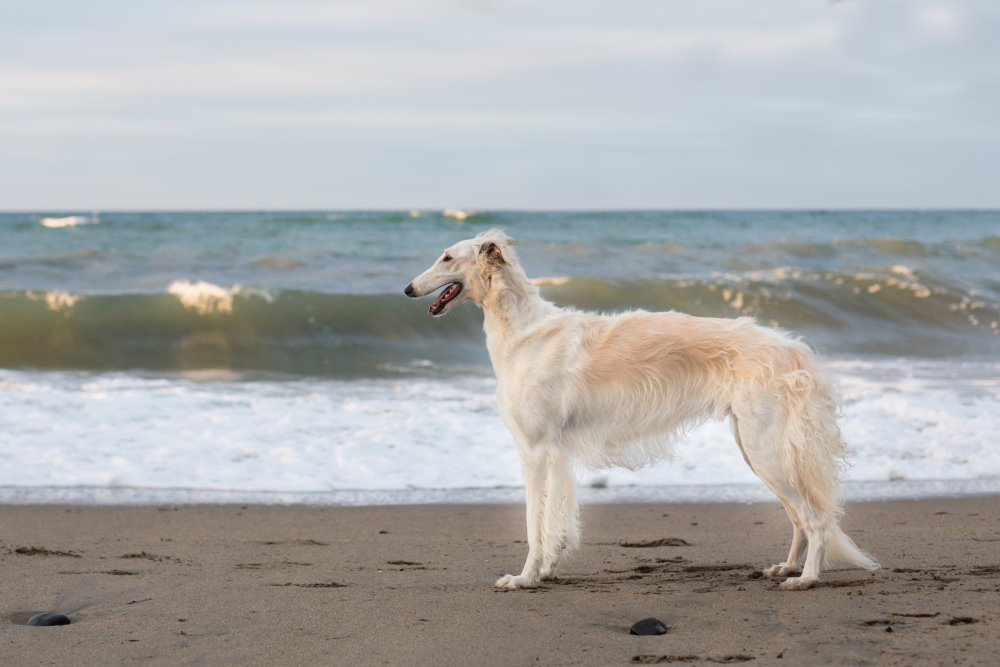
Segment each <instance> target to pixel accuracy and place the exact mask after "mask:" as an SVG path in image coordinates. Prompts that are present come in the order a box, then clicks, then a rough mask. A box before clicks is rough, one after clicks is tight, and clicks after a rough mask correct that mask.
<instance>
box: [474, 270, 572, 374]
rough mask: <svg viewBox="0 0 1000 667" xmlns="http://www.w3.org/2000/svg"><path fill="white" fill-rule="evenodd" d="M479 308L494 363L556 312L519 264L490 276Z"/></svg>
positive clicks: (554, 307)
mask: <svg viewBox="0 0 1000 667" xmlns="http://www.w3.org/2000/svg"><path fill="white" fill-rule="evenodd" d="M482 307H483V312H484V314H485V318H484V324H483V328H484V329H485V330H486V345H487V347H488V348H489V351H490V356H491V357H492V358H493V359H494V360H496V358H497V356H498V355H501V356H502V355H504V354H505V352H506V349H507V348H508V347H509V346H510V345H511V344H512V343H516V342H517V340H518V339H519V338H520V337H521V336H523V335H525V334H527V333H528V332H530V331H531V330H532V329H534V328H535V326H537V325H538V324H539V323H540V322H541V321H543V320H544V319H545V318H546V317H548V316H550V315H551V314H552V313H553V312H555V311H556V310H557V308H556V306H554V305H553V304H551V303H549V302H548V301H546V300H545V299H543V298H542V296H541V294H539V292H538V287H536V286H535V285H534V283H532V282H531V280H530V279H529V278H528V276H527V275H526V274H525V273H524V270H523V269H522V268H521V267H520V266H519V265H518V264H506V265H504V266H502V267H500V268H498V269H497V270H496V271H495V272H494V273H493V274H491V276H490V277H489V278H488V285H487V287H486V296H485V298H484V299H483V302H482ZM494 366H496V364H494Z"/></svg>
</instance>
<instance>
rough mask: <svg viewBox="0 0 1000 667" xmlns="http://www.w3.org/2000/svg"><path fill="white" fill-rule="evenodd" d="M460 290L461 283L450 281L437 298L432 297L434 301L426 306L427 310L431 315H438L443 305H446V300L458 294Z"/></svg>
mask: <svg viewBox="0 0 1000 667" xmlns="http://www.w3.org/2000/svg"><path fill="white" fill-rule="evenodd" d="M461 291H462V283H451V284H450V285H448V286H447V287H446V288H444V291H443V292H441V294H439V295H438V298H436V299H434V303H432V304H431V305H430V306H428V307H427V312H428V313H430V314H431V315H440V314H441V311H442V310H444V307H445V306H446V305H448V302H449V301H451V300H452V299H454V298H455V297H456V296H458V294H459V292H461Z"/></svg>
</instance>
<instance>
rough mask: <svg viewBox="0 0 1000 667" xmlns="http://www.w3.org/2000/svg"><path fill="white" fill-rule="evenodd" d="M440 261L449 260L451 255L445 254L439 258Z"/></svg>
mask: <svg viewBox="0 0 1000 667" xmlns="http://www.w3.org/2000/svg"><path fill="white" fill-rule="evenodd" d="M441 261H442V262H450V261H451V255H445V256H444V257H442V258H441Z"/></svg>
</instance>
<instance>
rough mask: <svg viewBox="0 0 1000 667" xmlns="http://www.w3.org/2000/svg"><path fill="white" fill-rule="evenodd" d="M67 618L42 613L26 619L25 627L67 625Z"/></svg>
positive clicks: (51, 612) (63, 615) (61, 615)
mask: <svg viewBox="0 0 1000 667" xmlns="http://www.w3.org/2000/svg"><path fill="white" fill-rule="evenodd" d="M69 623H70V621H69V617H68V616H66V615H65V614H57V613H56V612H54V611H43V612H42V613H40V614H35V615H34V616H32V617H31V618H29V619H28V622H27V623H25V625H69Z"/></svg>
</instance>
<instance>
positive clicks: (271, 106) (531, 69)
mask: <svg viewBox="0 0 1000 667" xmlns="http://www.w3.org/2000/svg"><path fill="white" fill-rule="evenodd" d="M997 35H1000V2H997V1H996V0H955V1H945V0H877V1H875V0H844V1H838V2H831V1H830V0H768V1H767V2H749V1H748V0H616V2H607V0H599V1H590V0H572V1H568V0H542V1H537V0H536V1H534V2H528V1H527V0H525V1H509V2H508V1H502V0H496V1H493V0H475V1H461V0H436V1H435V0H362V1H359V2H354V1H348V0H345V1H327V2H316V1H311V2H299V1H296V0H282V1H280V2H279V1H269V0H261V1H255V0H242V1H239V2H236V1H229V0H172V1H171V2H162V1H152V0H118V1H108V0H105V1H101V0H89V1H88V2H80V1H79V0H64V1H56V0H32V1H31V2H16V1H14V0H0V209H2V210H31V211H49V210H51V211H57V210H81V211H90V210H114V209H119V210H121V209H125V210H136V209H358V208H375V209H409V208H443V207H466V208H471V209H479V210H482V209H489V208H494V209H495V208H522V209H595V208H597V209H649V208H867V207H902V208H938V207H941V208H947V207H957V208H986V207H1000V176H998V175H1000V164H998V163H1000V121H998V119H1000V39H997Z"/></svg>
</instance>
